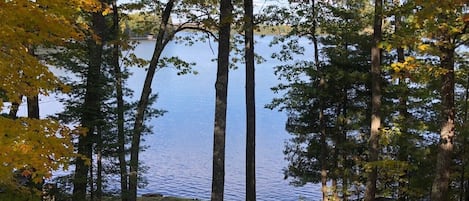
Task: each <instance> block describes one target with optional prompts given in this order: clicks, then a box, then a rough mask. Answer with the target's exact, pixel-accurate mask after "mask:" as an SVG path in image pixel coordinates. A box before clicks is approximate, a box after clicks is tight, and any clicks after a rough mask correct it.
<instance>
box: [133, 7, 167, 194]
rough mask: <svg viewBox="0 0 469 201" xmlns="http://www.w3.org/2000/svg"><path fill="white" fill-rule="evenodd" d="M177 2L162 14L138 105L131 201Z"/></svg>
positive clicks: (134, 134) (134, 192) (135, 187)
mask: <svg viewBox="0 0 469 201" xmlns="http://www.w3.org/2000/svg"><path fill="white" fill-rule="evenodd" d="M174 2H175V0H169V1H168V3H166V7H165V9H164V11H163V14H162V21H161V24H160V27H159V30H158V35H157V37H156V44H155V49H154V51H153V56H152V57H151V61H150V66H149V67H148V71H147V75H146V77H145V82H144V85H143V89H142V94H141V96H140V100H139V102H138V105H137V114H136V115H135V123H134V130H133V134H132V145H131V148H130V173H129V200H130V201H136V199H137V184H138V181H137V180H138V169H139V168H138V162H139V159H138V157H139V152H140V137H141V134H142V130H143V121H144V117H145V110H146V109H147V107H148V99H149V98H150V93H151V83H152V81H153V77H154V75H155V71H156V68H157V64H158V60H159V59H160V56H161V53H162V52H163V49H164V47H165V46H166V45H167V44H168V42H169V39H168V38H166V37H165V35H166V34H167V29H168V26H167V25H168V22H169V17H170V14H171V11H172V9H173V7H174Z"/></svg>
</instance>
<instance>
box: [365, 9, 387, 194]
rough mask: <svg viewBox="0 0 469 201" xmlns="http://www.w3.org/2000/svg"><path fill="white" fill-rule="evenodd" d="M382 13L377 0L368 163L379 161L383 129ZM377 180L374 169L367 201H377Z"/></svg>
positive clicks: (372, 56)
mask: <svg viewBox="0 0 469 201" xmlns="http://www.w3.org/2000/svg"><path fill="white" fill-rule="evenodd" d="M382 11H383V2H382V0H375V14H374V22H373V31H374V32H373V46H372V48H371V131H370V139H369V148H368V149H369V154H368V162H370V163H373V162H376V161H378V154H379V132H380V131H379V129H380V127H381V112H380V110H381V84H380V82H381V50H380V48H379V47H378V44H379V42H380V41H381V37H382V30H381V26H382ZM377 179H378V172H377V168H376V167H372V168H371V170H370V171H369V173H368V178H367V181H366V190H365V198H364V199H365V201H374V200H375V194H376V180H377Z"/></svg>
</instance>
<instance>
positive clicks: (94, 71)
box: [72, 12, 106, 201]
mask: <svg viewBox="0 0 469 201" xmlns="http://www.w3.org/2000/svg"><path fill="white" fill-rule="evenodd" d="M105 27H106V23H105V19H104V16H103V15H102V14H101V12H97V13H92V30H93V31H94V33H95V34H97V35H98V36H99V37H100V39H98V40H100V41H95V40H92V39H90V40H89V41H88V47H89V59H90V60H89V64H88V72H87V76H86V79H87V81H86V94H85V101H84V103H83V114H82V117H81V125H82V126H83V127H85V128H87V129H88V132H87V134H86V135H80V136H79V137H78V154H81V155H82V156H83V157H86V158H88V159H91V158H92V146H93V135H94V133H95V124H96V121H97V119H98V116H99V112H100V102H101V98H102V95H101V94H102V93H101V89H102V81H101V80H100V79H101V76H100V75H101V64H102V51H103V43H104V42H105V41H104V40H103V35H104V30H105ZM89 169H90V165H89V163H86V159H85V158H82V157H78V158H77V159H76V161H75V177H74V180H73V196H72V199H73V201H85V200H86V194H87V192H86V185H87V183H88V177H87V175H88V171H89Z"/></svg>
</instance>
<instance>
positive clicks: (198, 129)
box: [128, 38, 320, 201]
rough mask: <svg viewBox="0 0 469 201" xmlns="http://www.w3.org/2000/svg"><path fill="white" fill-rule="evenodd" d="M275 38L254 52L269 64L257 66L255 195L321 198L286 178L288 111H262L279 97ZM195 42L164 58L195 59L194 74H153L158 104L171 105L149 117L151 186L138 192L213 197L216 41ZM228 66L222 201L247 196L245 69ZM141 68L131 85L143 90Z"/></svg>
mask: <svg viewBox="0 0 469 201" xmlns="http://www.w3.org/2000/svg"><path fill="white" fill-rule="evenodd" d="M270 39H271V38H258V43H257V44H256V53H258V54H260V55H262V56H264V57H265V58H266V59H267V61H266V62H264V63H262V64H259V65H257V66H256V105H257V107H256V112H257V142H256V143H257V144H256V146H257V147H256V154H257V155H256V160H257V161H256V174H257V177H256V179H257V197H258V200H292V201H293V200H319V195H320V193H319V192H320V190H319V186H317V185H307V186H305V187H293V186H291V185H289V181H288V180H284V179H283V177H284V176H283V172H282V169H283V168H284V167H286V164H287V162H286V161H284V159H283V158H284V156H283V153H282V150H283V146H284V142H285V140H286V139H288V137H289V136H288V134H287V133H286V131H285V129H284V125H285V120H286V116H285V114H283V113H280V112H277V111H271V110H268V109H265V108H264V105H265V104H267V103H269V102H270V101H271V100H272V98H273V97H275V96H276V95H275V94H273V93H272V91H271V90H270V87H272V86H274V85H276V84H278V83H279V81H278V80H277V78H276V76H275V75H274V74H273V67H274V66H275V65H277V64H278V63H277V61H274V60H272V59H270V54H271V53H272V52H273V51H274V49H271V48H270V47H268V43H269V41H270ZM211 45H212V46H210V45H209V44H208V43H196V44H195V45H193V46H184V45H181V44H169V47H168V48H167V49H166V50H165V52H164V55H166V56H180V57H182V58H184V59H185V60H187V61H191V62H196V63H197V65H196V67H195V70H197V71H198V74H197V75H184V76H178V75H176V71H175V70H174V69H171V68H166V69H161V70H159V71H158V72H157V73H156V77H155V79H154V82H153V85H152V89H153V92H157V93H158V94H159V98H158V100H157V103H156V107H157V108H161V109H164V110H167V111H168V113H166V114H165V115H164V116H163V117H160V118H158V119H155V120H152V121H151V125H152V126H153V127H154V128H153V130H154V134H153V135H150V136H146V137H145V139H146V141H145V142H144V144H145V145H147V146H148V149H147V150H146V151H145V152H143V154H142V160H143V161H144V163H145V165H147V166H148V167H149V170H148V173H147V174H146V177H147V179H148V182H149V184H148V186H146V188H145V189H143V190H140V191H139V193H162V194H164V195H174V196H184V197H191V198H199V199H209V198H210V188H211V173H212V170H211V169H212V159H211V156H212V147H213V145H212V143H213V142H212V141H213V119H214V99H215V87H214V84H215V78H216V63H215V62H212V61H211V59H213V58H216V53H215V54H214V53H212V51H211V49H210V48H213V49H214V50H215V51H216V44H215V43H212V44H211ZM153 47H154V42H153V41H142V43H141V44H140V45H139V46H138V48H137V49H136V54H137V55H138V56H141V57H144V58H149V57H150V56H151V54H152V50H153ZM238 67H239V68H238V69H237V70H231V71H230V75H229V76H230V79H229V91H228V111H227V115H228V119H227V133H226V178H225V180H226V182H225V200H233V201H236V200H244V191H245V187H244V186H245V176H244V175H245V167H244V163H245V158H244V157H245V135H246V134H245V111H244V110H245V106H244V88H245V86H244V73H245V71H244V67H243V65H242V64H240V65H238ZM144 76H145V71H144V70H142V69H141V70H136V71H135V72H134V75H133V76H132V77H131V79H130V80H129V82H128V83H129V84H130V86H131V88H134V89H135V90H136V94H139V93H140V91H139V90H138V89H139V88H141V86H142V83H143V80H144Z"/></svg>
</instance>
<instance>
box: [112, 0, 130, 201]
mask: <svg viewBox="0 0 469 201" xmlns="http://www.w3.org/2000/svg"><path fill="white" fill-rule="evenodd" d="M112 10H113V15H112V18H113V19H112V21H113V31H114V40H115V41H114V45H113V52H112V57H113V58H112V59H113V60H112V65H113V66H114V74H115V75H114V76H115V78H116V80H115V83H116V102H117V143H118V150H119V151H118V152H119V153H118V155H119V157H118V158H119V173H120V184H121V200H122V201H127V200H128V196H129V192H128V190H129V189H128V186H129V185H128V180H127V177H128V173H127V161H126V159H125V155H126V150H125V130H124V123H125V120H124V110H125V109H124V95H123V86H122V85H123V78H122V71H121V67H120V65H119V53H120V47H119V37H120V29H119V9H118V7H117V0H114V1H112Z"/></svg>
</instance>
